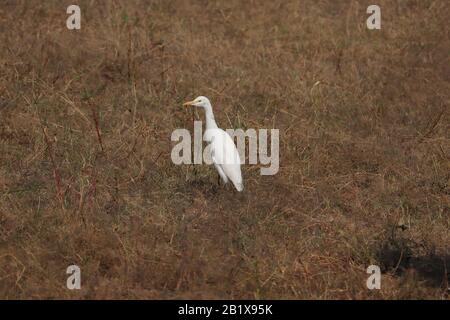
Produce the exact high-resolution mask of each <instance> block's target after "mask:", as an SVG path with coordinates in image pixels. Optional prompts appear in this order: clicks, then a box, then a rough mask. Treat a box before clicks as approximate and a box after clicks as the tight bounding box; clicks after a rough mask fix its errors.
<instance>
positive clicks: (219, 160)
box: [211, 129, 244, 191]
mask: <svg viewBox="0 0 450 320" xmlns="http://www.w3.org/2000/svg"><path fill="white" fill-rule="evenodd" d="M211 149H212V152H213V153H214V160H215V163H216V164H218V165H220V166H221V168H222V170H223V172H224V173H225V174H226V176H227V177H228V178H229V179H230V180H231V182H233V184H234V186H235V187H236V189H237V190H238V191H242V190H243V188H244V186H243V183H242V174H241V160H240V158H239V152H238V151H237V148H236V146H235V145H234V142H233V140H232V139H231V137H230V136H229V135H228V134H227V133H226V132H225V131H223V130H222V129H216V130H215V133H214V137H213V139H212V142H211Z"/></svg>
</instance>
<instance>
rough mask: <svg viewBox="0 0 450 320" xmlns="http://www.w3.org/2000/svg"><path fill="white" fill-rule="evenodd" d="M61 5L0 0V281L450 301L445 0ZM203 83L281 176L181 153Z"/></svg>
mask: <svg viewBox="0 0 450 320" xmlns="http://www.w3.org/2000/svg"><path fill="white" fill-rule="evenodd" d="M69 4H72V1H45V2H44V1H37V0H36V1H25V0H21V1H19V0H17V1H12V0H9V1H2V3H1V5H0V41H1V43H2V45H1V46H0V53H1V54H0V113H1V114H0V118H1V122H0V123H1V125H0V139H1V140H0V141H1V142H0V146H1V153H0V161H1V166H0V190H1V201H0V297H1V298H8V299H10V298H19V299H24V298H63V299H66V298H69V299H70V298H93V299H103V298H119V299H122V298H139V299H142V298H250V299H253V298H257V299H258V298H261V299H265V298H285V299H299V298H300V299H304V298H314V299H316V298H317V299H328V298H331V299H355V298H356V299H373V298H383V299H397V298H436V299H442V298H444V299H448V291H447V287H448V286H449V284H448V282H449V269H450V258H449V257H450V253H449V243H450V232H449V228H450V187H449V183H450V173H449V172H450V158H449V154H450V114H449V102H450V101H449V92H450V84H449V76H450V65H449V56H448V54H449V52H450V40H449V39H450V37H449V27H448V17H449V8H450V6H449V3H448V1H445V0H435V1H431V0H429V1H428V0H402V1H400V0H399V1H395V2H394V1H387V0H380V1H378V2H377V4H379V5H380V6H381V8H382V19H383V20H382V30H380V31H369V30H367V28H366V27H365V19H366V17H367V14H366V13H365V11H366V8H367V6H368V5H369V4H371V3H369V2H366V1H351V0H349V1H336V0H333V1H332V0H329V1H326V0H319V1H312V0H303V1H270V2H269V1H265V2H260V1H237V0H231V1H226V2H224V3H219V2H215V1H189V2H188V1H181V0H180V1H162V0H161V1H87V0H86V1H78V4H79V5H80V6H81V9H82V29H81V30H80V31H69V30H67V29H66V27H65V19H66V18H67V15H66V12H65V11H66V8H67V6H68V5H69ZM315 84H316V85H315ZM200 94H203V95H207V96H209V97H210V98H211V100H212V102H213V105H214V106H215V113H216V119H217V120H218V123H219V125H220V126H222V127H226V128H229V127H242V128H248V127H252V128H278V129H280V142H281V149H280V156H281V159H280V165H281V167H280V171H279V173H278V174H277V175H275V176H260V175H259V170H258V169H257V166H246V167H244V171H243V172H244V179H245V187H246V189H245V192H244V193H243V194H239V195H236V193H230V192H225V191H223V190H222V189H221V188H218V187H217V186H215V181H216V173H215V172H214V170H213V168H211V167H207V166H196V167H194V166H175V165H173V164H172V162H171V160H170V151H171V148H172V145H171V143H170V134H171V132H172V131H173V130H174V129H175V128H183V127H186V128H189V129H191V128H192V115H191V114H190V113H189V112H186V111H185V110H184V109H183V108H182V107H181V103H182V102H183V101H185V100H186V99H191V98H194V97H195V96H197V95H200ZM196 116H197V117H198V118H199V119H203V114H202V113H200V112H199V113H198V114H197V115H196ZM70 264H77V265H79V266H80V267H81V271H82V289H81V290H79V291H70V290H68V289H66V287H65V284H66V277H67V275H66V273H65V271H66V268H67V266H69V265H70ZM370 264H378V265H380V266H381V267H382V270H383V272H384V273H383V278H382V289H381V290H380V291H376V290H375V291H369V290H367V288H366V284H365V283H366V279H367V276H368V275H367V274H366V268H367V267H368V266H369V265H370Z"/></svg>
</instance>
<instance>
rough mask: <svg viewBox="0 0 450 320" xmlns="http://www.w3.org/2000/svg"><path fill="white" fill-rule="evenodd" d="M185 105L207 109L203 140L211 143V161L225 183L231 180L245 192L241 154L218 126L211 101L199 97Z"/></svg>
mask: <svg viewBox="0 0 450 320" xmlns="http://www.w3.org/2000/svg"><path fill="white" fill-rule="evenodd" d="M183 105H184V106H195V107H201V108H203V109H205V116H206V131H205V134H204V136H203V139H204V140H205V141H206V142H208V143H209V147H210V149H209V150H210V155H211V160H212V162H213V164H214V166H215V167H216V169H217V172H218V173H219V175H220V177H221V178H222V181H223V182H224V183H227V182H228V180H231V182H232V183H233V185H234V186H235V188H236V190H237V191H239V192H240V191H242V190H244V184H243V182H242V174H241V159H240V157H239V152H238V150H237V148H236V146H235V145H234V142H233V139H231V137H230V135H229V134H228V133H226V132H225V131H224V130H222V129H220V128H219V127H218V126H217V123H216V120H215V119H214V114H213V111H212V106H211V102H209V99H208V98H206V97H204V96H199V97H197V98H195V99H194V100H192V101H189V102H186V103H184V104H183Z"/></svg>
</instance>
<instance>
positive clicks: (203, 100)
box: [183, 96, 211, 108]
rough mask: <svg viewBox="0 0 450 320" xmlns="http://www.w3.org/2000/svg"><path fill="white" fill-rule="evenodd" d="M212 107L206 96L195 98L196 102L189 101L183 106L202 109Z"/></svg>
mask: <svg viewBox="0 0 450 320" xmlns="http://www.w3.org/2000/svg"><path fill="white" fill-rule="evenodd" d="M210 105H211V103H210V102H209V99H208V98H207V97H204V96H199V97H197V98H195V99H194V100H192V101H188V102H186V103H184V104H183V106H186V107H188V106H194V107H202V108H205V107H207V106H210Z"/></svg>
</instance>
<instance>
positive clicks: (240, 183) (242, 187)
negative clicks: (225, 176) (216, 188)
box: [234, 182, 244, 192]
mask: <svg viewBox="0 0 450 320" xmlns="http://www.w3.org/2000/svg"><path fill="white" fill-rule="evenodd" d="M234 186H235V187H236V190H237V191H239V192H241V191H242V190H244V184H243V183H242V182H238V183H235V184H234Z"/></svg>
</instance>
